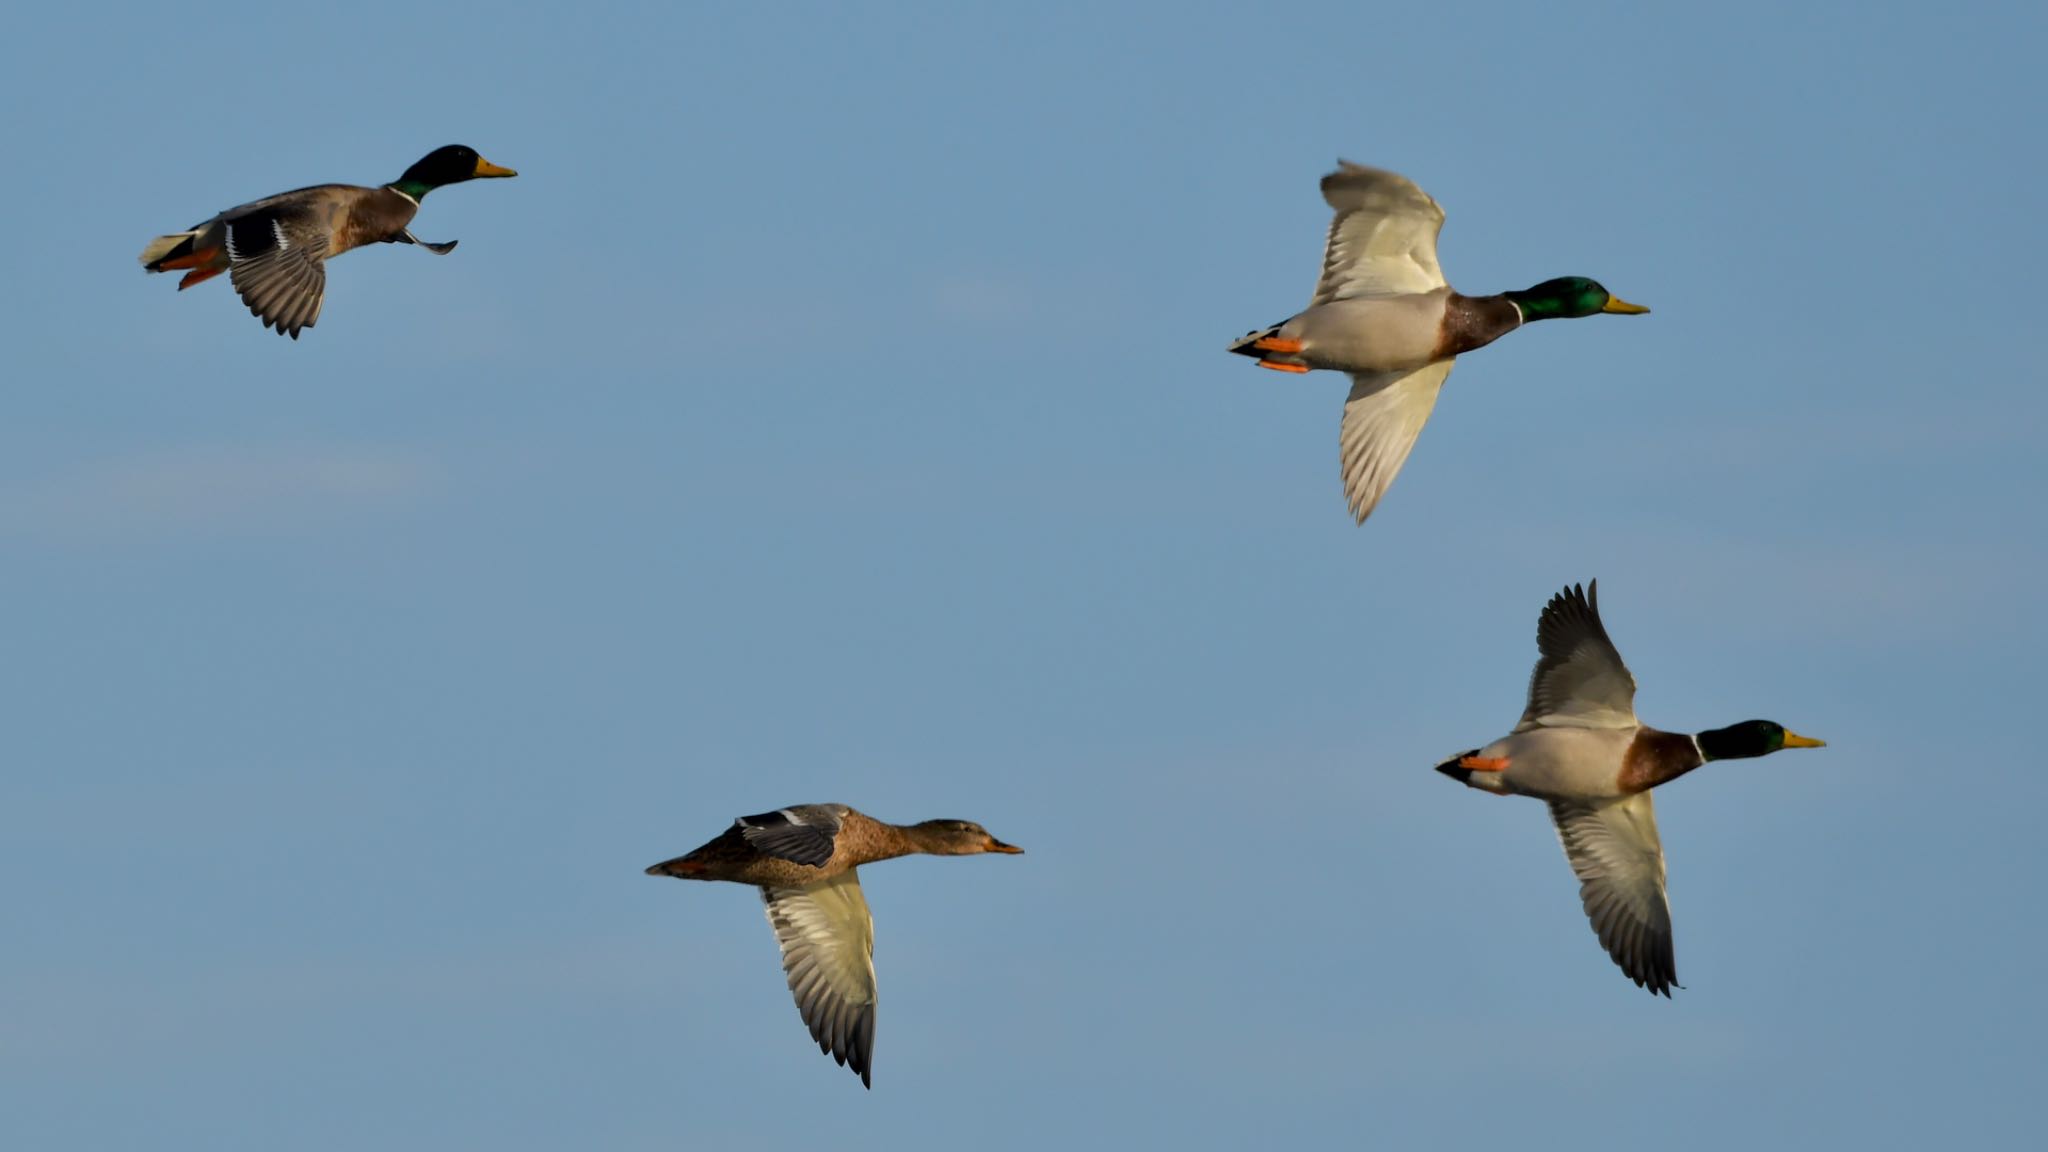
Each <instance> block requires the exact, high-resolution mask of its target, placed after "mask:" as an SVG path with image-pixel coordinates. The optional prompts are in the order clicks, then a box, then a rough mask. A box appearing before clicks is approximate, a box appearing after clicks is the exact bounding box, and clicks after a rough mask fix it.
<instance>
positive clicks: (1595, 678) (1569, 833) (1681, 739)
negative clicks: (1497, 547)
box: [1436, 581, 1824, 998]
mask: <svg viewBox="0 0 2048 1152" xmlns="http://www.w3.org/2000/svg"><path fill="white" fill-rule="evenodd" d="M1536 648H1537V651H1538V652H1539V653H1540V655H1539V656H1538V657H1537V660H1536V670H1535V671H1534V672H1533V673H1531V674H1530V676H1529V705H1528V707H1527V708H1525V709H1523V711H1522V722H1521V723H1519V724H1517V725H1515V730H1514V731H1513V732H1511V733H1509V734H1508V735H1507V736H1504V737H1502V738H1501V739H1499V740H1496V741H1494V742H1493V743H1491V744H1489V745H1487V746H1486V747H1484V748H1474V749H1473V750H1472V751H1470V752H1466V753H1464V754H1463V755H1460V756H1453V757H1451V758H1450V759H1449V760H1446V761H1444V762H1443V763H1441V764H1439V765H1437V766H1436V770H1437V771H1439V772H1442V773H1443V774H1444V775H1446V776H1449V777H1451V778H1453V779H1455V780H1460V781H1462V782H1464V783H1465V784H1467V785H1469V786H1471V787H1473V788H1478V789H1481V790H1483V791H1487V792H1494V793H1498V794H1502V795H1520V796H1534V797H1536V798H1538V799H1540V800H1544V801H1547V802H1548V803H1549V804H1550V815H1551V818H1552V819H1553V820H1555V821H1556V822H1557V834H1558V838H1559V839H1561V840H1563V841H1564V852H1565V856H1566V857H1567V858H1569V859H1570V861H1571V865H1572V871H1573V872H1575V873H1577V874H1578V877H1579V900H1580V902H1581V903H1582V904H1584V905H1585V908H1586V915H1587V916H1588V917H1589V918H1591V920H1592V922H1593V931H1594V932H1595V933H1597V934H1598V935H1599V937H1600V943H1601V945H1602V946H1604V947H1605V948H1606V949H1607V954H1608V955H1609V956H1612V957H1614V962H1615V963H1616V964H1618V965H1620V966H1621V970H1622V972H1623V973H1625V974H1626V975H1627V976H1628V978H1629V979H1631V980H1634V981H1635V982H1636V984H1637V985H1638V986H1639V987H1643V988H1648V989H1649V990H1650V991H1651V992H1653V993H1662V994H1663V995H1664V996H1665V997H1666V998H1669V997H1670V995H1671V987H1672V985H1674V984H1676V983H1677V982H1678V969H1677V965H1676V962H1675V960H1674V958H1673V955H1672V951H1671V905H1670V903H1669V902H1668V901H1666V899H1665V898H1664V849H1663V847H1662V845H1660V844H1659V843H1658V840H1657V815H1656V810H1655V809H1654V808H1653V807H1652V805H1651V803H1650V789H1652V788H1655V787H1656V786H1658V785H1659V784H1664V783H1667V782H1669V781H1672V780H1676V779H1678V778H1679V777H1680V776H1683V775H1685V774H1686V773H1687V772H1690V771H1692V770H1693V769H1695V768H1697V767H1699V766H1700V765H1702V764H1705V763H1706V762H1707V761H1709V760H1743V759H1748V758H1750V757H1755V756H1768V755H1770V754H1771V753H1773V752H1776V751H1778V750H1779V749H1782V748H1819V747H1822V746H1823V744H1824V742H1823V741H1820V740H1811V739H1808V738H1807V737H1805V736H1800V735H1797V734H1795V733H1792V732H1787V731H1786V730H1785V728H1784V726H1783V725H1780V724H1774V723H1772V722H1771V721H1769V720H1745V721H1743V722H1742V723H1740V724H1731V725H1729V726H1728V727H1726V728H1713V729H1709V730H1708V731H1705V732H1700V733H1696V734H1693V735H1687V734H1685V733H1683V732H1660V731H1658V730H1657V729H1655V728H1651V727H1649V726H1648V725H1645V724H1643V723H1642V722H1640V721H1638V720H1637V719H1636V712H1635V698H1636V681H1635V677H1633V676H1631V675H1629V671H1628V666H1627V665H1625V664H1623V663H1622V662H1621V653H1619V652H1617V651H1615V650H1614V642H1613V641H1612V640H1609V639H1608V638H1607V629H1606V628H1605V627H1603V626H1602V625H1601V623H1600V597H1599V583H1598V581H1595V582H1594V583H1593V584H1592V585H1590V586H1589V588H1588V590H1585V591H1582V590H1580V589H1579V588H1578V587H1576V586H1574V587H1571V588H1566V589H1565V590H1564V591H1562V592H1559V593H1558V594H1557V595H1555V596H1553V597H1551V599H1550V603H1549V604H1548V605H1547V606H1546V607H1545V608H1544V609H1543V618H1542V619H1541V620H1540V621H1539V622H1538V623H1537V625H1536Z"/></svg>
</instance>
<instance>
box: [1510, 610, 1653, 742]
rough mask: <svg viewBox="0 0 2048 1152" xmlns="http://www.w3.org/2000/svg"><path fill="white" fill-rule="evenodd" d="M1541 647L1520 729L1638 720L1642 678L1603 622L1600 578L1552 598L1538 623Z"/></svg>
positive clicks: (1628, 725) (1594, 725)
mask: <svg viewBox="0 0 2048 1152" xmlns="http://www.w3.org/2000/svg"><path fill="white" fill-rule="evenodd" d="M1536 650H1537V652H1538V656H1537V658H1536V669H1535V671H1533V672H1531V673H1530V674H1529V704H1528V707H1526V708H1524V709H1523V710H1522V721H1521V723H1519V724H1517V725H1515V731H1517V732H1526V731H1528V730H1529V729H1531V728H1558V727H1576V728H1633V727H1635V726H1636V678H1635V677H1634V676H1631V675H1629V671H1628V665H1626V664H1623V663H1622V662H1621V653H1620V652H1617V651H1616V650H1615V648H1614V641H1612V640H1609V639H1608V638H1607V629H1606V627H1605V626H1603V625H1602V624H1601V623H1600V582H1599V581H1598V580H1595V581H1593V582H1592V583H1591V584H1589V585H1588V586H1587V587H1586V588H1585V589H1584V590H1581V589H1580V588H1579V587H1578V586H1577V585H1574V586H1572V587H1570V588H1566V589H1565V590H1564V591H1562V592H1559V593H1558V594H1557V595H1555V596H1552V597H1551V598H1550V603H1549V604H1547V605H1545V606H1544V608H1543V618H1542V619H1541V620H1539V621H1538V622H1537V624H1536Z"/></svg>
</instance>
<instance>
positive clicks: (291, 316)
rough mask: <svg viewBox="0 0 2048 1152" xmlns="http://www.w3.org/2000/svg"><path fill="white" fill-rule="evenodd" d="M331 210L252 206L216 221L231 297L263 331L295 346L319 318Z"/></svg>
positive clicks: (287, 204)
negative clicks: (222, 238)
mask: <svg viewBox="0 0 2048 1152" xmlns="http://www.w3.org/2000/svg"><path fill="white" fill-rule="evenodd" d="M333 212H334V205H333V204H332V203H330V202H328V201H325V200H319V199H314V200H311V201H309V202H302V201H291V200H282V201H280V200H271V201H261V200H259V201H257V202H256V203H254V204H251V205H247V206H245V207H244V208H241V209H236V210H234V211H233V212H232V213H230V214H229V215H228V216H227V217H226V218H225V219H224V220H222V221H221V228H222V229H223V231H224V233H225V237H226V247H227V254H228V276H229V279H230V280H231V281H232V282H233V283H234V286H235V294H236V295H238V296H240V297H241V298H242V303H244V304H247V305H248V306H249V311H251V312H253V313H255V314H256V317H257V319H259V320H261V321H263V324H264V326H265V327H267V328H275V329H277V330H278V331H279V332H280V333H283V334H284V335H287V336H290V337H291V338H292V339H294V340H296V339H298V338H299V331H300V330H301V329H304V328H311V327H312V326H313V324H314V323H315V322H316V321H318V320H319V318H320V305H321V302H322V301H323V300H324V299H325V297H326V293H327V268H326V260H327V247H328V243H329V241H330V239H331V237H332V223H333Z"/></svg>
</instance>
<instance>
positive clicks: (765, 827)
mask: <svg viewBox="0 0 2048 1152" xmlns="http://www.w3.org/2000/svg"><path fill="white" fill-rule="evenodd" d="M733 827H735V828H738V829H739V830H740V835H741V836H743V837H745V838H746V841H747V843H748V844H749V845H750V846H752V847H753V848H754V850H755V851H757V852H760V853H761V854H762V855H764V856H773V857H775V858H776V859H778V860H787V861H789V862H790V863H792V864H803V865H807V866H809V867H812V868H823V867H824V866H825V865H826V863H828V862H829V861H830V860H831V859H832V849H833V847H834V844H835V841H836V840H837V838H838V836H839V813H838V811H836V810H835V809H833V808H832V807H830V806H829V805H824V804H805V805H801V806H799V807H796V808H778V809H776V810H775V811H773V812H763V813H761V814H760V815H759V816H742V817H740V818H739V819H738V820H735V821H733Z"/></svg>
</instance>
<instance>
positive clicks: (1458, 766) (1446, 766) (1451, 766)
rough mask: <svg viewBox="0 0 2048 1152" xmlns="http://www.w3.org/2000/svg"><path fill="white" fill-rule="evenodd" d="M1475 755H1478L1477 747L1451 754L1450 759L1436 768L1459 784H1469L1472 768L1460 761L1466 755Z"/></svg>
mask: <svg viewBox="0 0 2048 1152" xmlns="http://www.w3.org/2000/svg"><path fill="white" fill-rule="evenodd" d="M1477 755H1479V749H1477V748H1474V749H1471V750H1470V751H1466V752H1460V753H1458V754H1457V755H1456V756H1453V757H1451V758H1450V759H1448V760H1446V761H1444V762H1443V763H1441V764H1439V765H1437V766H1436V770H1437V771H1439V772H1441V773H1443V774H1444V775H1446V776H1449V777H1450V778H1451V779H1453V780H1456V781H1457V782H1458V783H1460V784H1470V783H1472V769H1470V768H1467V767H1465V766H1464V764H1463V763H1462V761H1463V760H1464V759H1465V758H1466V757H1468V756H1477Z"/></svg>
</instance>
